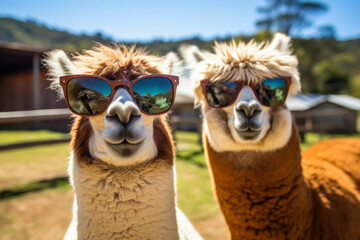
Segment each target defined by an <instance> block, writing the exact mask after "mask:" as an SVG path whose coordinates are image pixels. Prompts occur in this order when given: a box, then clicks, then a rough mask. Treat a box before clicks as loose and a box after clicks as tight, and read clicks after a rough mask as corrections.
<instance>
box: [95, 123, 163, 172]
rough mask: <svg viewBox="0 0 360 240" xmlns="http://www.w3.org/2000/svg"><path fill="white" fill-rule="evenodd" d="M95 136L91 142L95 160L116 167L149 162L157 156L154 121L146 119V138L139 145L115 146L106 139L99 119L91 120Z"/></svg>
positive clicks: (144, 127) (123, 144)
mask: <svg viewBox="0 0 360 240" xmlns="http://www.w3.org/2000/svg"><path fill="white" fill-rule="evenodd" d="M90 122H91V124H92V126H93V129H94V134H93V135H92V136H91V138H90V141H89V149H90V154H91V156H92V157H93V158H94V159H100V160H102V161H104V162H106V163H109V164H113V165H115V166H132V165H136V164H139V163H143V162H147V161H149V160H151V159H154V158H155V157H156V156H157V153H158V152H157V147H156V145H155V142H154V139H153V127H152V125H153V119H149V118H146V117H145V119H144V125H143V130H144V133H146V134H144V137H143V138H141V141H139V142H138V143H137V144H129V143H124V142H122V143H118V144H113V143H109V142H108V141H106V139H107V138H104V129H103V128H101V126H102V125H101V124H99V121H98V119H96V118H95V119H90Z"/></svg>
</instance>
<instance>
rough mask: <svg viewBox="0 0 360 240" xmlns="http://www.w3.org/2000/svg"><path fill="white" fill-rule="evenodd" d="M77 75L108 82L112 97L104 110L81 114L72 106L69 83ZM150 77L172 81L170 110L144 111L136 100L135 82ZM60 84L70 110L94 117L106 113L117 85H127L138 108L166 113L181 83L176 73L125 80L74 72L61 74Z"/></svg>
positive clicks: (172, 103)
mask: <svg viewBox="0 0 360 240" xmlns="http://www.w3.org/2000/svg"><path fill="white" fill-rule="evenodd" d="M77 77H89V78H97V79H101V80H104V81H105V82H107V83H108V84H109V85H110V88H111V94H110V98H109V102H108V104H107V105H106V107H105V108H104V110H103V111H101V112H98V113H96V114H80V113H77V112H75V111H74V110H73V109H72V108H71V106H70V103H69V100H68V97H67V85H68V83H69V81H70V80H72V79H74V78H77ZM150 77H163V78H167V79H169V80H170V81H171V83H172V88H173V99H172V102H171V105H170V107H169V109H168V110H166V111H165V112H163V113H147V112H144V111H143V110H142V109H141V108H140V106H139V105H138V103H137V102H136V100H135V97H134V94H133V90H132V89H133V86H134V84H135V83H136V82H137V81H139V80H142V79H145V78H150ZM59 81H60V86H61V87H62V89H63V92H64V97H65V101H66V105H67V106H68V108H69V110H70V111H71V112H72V113H74V114H76V115H80V116H87V117H93V116H97V115H100V114H102V113H104V112H105V111H106V110H107V108H108V107H109V105H110V104H111V102H112V99H113V97H114V95H115V93H116V90H115V88H116V87H119V86H125V87H126V90H127V91H128V93H129V94H130V95H131V97H132V99H133V100H134V102H135V103H136V106H138V108H139V109H140V111H141V112H142V113H144V114H146V115H161V114H165V113H167V112H168V111H170V109H171V108H172V106H173V105H174V102H175V96H176V88H177V86H178V85H179V77H178V76H174V75H167V74H152V75H144V76H140V77H138V78H136V79H134V80H131V81H130V80H124V79H117V80H110V79H107V78H105V77H102V76H98V75H92V74H72V75H66V76H61V77H60V79H59Z"/></svg>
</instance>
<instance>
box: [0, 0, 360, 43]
mask: <svg viewBox="0 0 360 240" xmlns="http://www.w3.org/2000/svg"><path fill="white" fill-rule="evenodd" d="M322 2H324V3H326V4H327V5H328V7H329V10H328V12H327V13H325V14H322V15H320V16H318V17H316V18H314V23H315V24H314V25H315V26H320V25H323V24H332V25H333V26H335V29H336V33H337V37H338V38H339V39H342V40H345V39H351V38H355V37H360V24H359V23H360V0H341V1H340V0H322ZM0 3H1V8H0V16H1V17H5V16H10V17H15V18H17V19H21V20H25V19H32V20H36V21H38V22H40V23H42V24H45V25H47V26H49V27H52V28H57V29H61V30H67V31H70V32H72V33H87V34H93V33H95V32H97V31H101V32H103V33H104V34H105V35H107V36H111V37H112V38H114V39H115V40H118V41H119V40H120V41H130V40H135V41H150V40H152V39H164V40H177V39H183V38H189V37H192V36H200V37H203V38H205V39H209V38H212V37H214V36H220V37H224V36H229V35H232V36H233V35H237V34H240V33H242V34H253V33H255V32H256V30H257V29H256V26H255V21H256V20H257V19H259V18H261V15H260V14H258V13H257V12H256V9H257V7H259V6H264V5H265V3H266V0H253V1H250V0H222V1H219V0H217V1H213V0H198V1H196V0H182V1H171V0H152V1H150V0H135V1H131V0H102V1H95V0H61V1H59V0H31V1H27V0H22V1H20V0H0ZM312 34H313V30H307V31H304V32H303V33H302V36H305V37H308V36H311V35H312Z"/></svg>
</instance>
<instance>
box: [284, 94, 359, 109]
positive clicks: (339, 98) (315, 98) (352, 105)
mask: <svg viewBox="0 0 360 240" xmlns="http://www.w3.org/2000/svg"><path fill="white" fill-rule="evenodd" d="M324 102H330V103H333V104H337V105H339V106H342V107H344V108H348V109H351V110H354V111H360V99H359V98H356V97H352V96H348V95H322V94H298V95H295V96H293V97H289V98H288V99H287V100H286V105H287V106H288V108H289V110H290V111H306V110H308V109H310V108H313V107H315V106H317V105H319V104H321V103H324Z"/></svg>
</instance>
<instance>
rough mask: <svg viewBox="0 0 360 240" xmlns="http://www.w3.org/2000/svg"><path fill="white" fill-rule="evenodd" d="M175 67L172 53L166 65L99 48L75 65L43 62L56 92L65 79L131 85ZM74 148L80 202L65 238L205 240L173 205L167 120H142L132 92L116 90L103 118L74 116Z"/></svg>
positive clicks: (55, 56)
mask: <svg viewBox="0 0 360 240" xmlns="http://www.w3.org/2000/svg"><path fill="white" fill-rule="evenodd" d="M176 62H177V57H176V55H175V54H173V53H170V54H168V56H167V58H165V59H161V58H157V57H153V56H149V55H147V54H145V53H144V52H143V51H141V50H138V51H136V50H134V48H131V49H129V50H128V49H127V48H126V47H124V46H122V47H121V48H109V47H105V46H101V45H100V46H98V47H95V48H94V49H93V50H88V51H85V52H84V53H83V54H81V55H77V56H75V57H74V60H73V61H71V60H70V59H69V58H68V57H67V56H66V54H65V53H64V52H63V51H59V50H56V51H52V52H50V53H48V56H47V59H46V60H45V64H46V66H47V68H48V69H49V80H51V81H52V85H51V87H52V88H53V89H55V90H58V89H59V84H58V81H59V77H60V76H62V75H70V74H75V73H76V74H79V73H81V74H95V75H101V76H104V77H106V78H109V79H128V80H131V79H133V78H134V76H140V75H148V74H156V73H163V72H166V73H171V72H173V70H174V68H175V67H176V64H177V63H176ZM124 121H125V122H124ZM124 124H127V125H126V126H127V127H126V129H124V128H123V127H121V125H124ZM122 131H125V132H126V133H127V134H128V135H127V137H128V138H129V135H132V139H131V142H132V144H130V143H128V145H126V146H125V148H126V149H124V147H123V146H120V144H119V145H117V144H118V143H117V142H116V141H117V140H116V139H117V138H118V136H119V135H120V134H122V133H123V132H122ZM134 136H135V137H134ZM125 138H126V137H125ZM129 141H130V140H129ZM109 143H110V144H109ZM130 145H131V146H130ZM71 146H72V148H73V151H72V154H71V157H70V164H69V175H70V181H71V184H72V186H73V188H74V193H75V197H74V205H73V219H72V222H71V224H70V227H69V228H68V230H67V232H66V235H65V237H64V239H66V240H70V239H102V240H103V239H201V237H200V236H199V234H198V233H197V232H196V230H195V229H194V228H193V226H192V225H191V223H190V222H189V221H188V219H187V218H186V216H185V215H184V214H183V213H182V212H181V211H180V210H179V209H178V208H177V206H176V190H175V170H174V165H175V164H174V155H175V154H174V145H173V141H172V137H171V133H170V131H169V128H168V125H167V123H166V121H165V116H161V117H158V116H157V117H153V116H149V115H144V114H142V113H141V112H140V110H139V108H138V106H137V105H136V103H135V102H134V101H133V99H132V98H131V96H130V95H129V93H128V92H127V90H126V89H124V88H118V89H116V94H115V96H114V97H113V99H112V102H111V104H110V105H109V107H108V109H107V111H106V112H105V113H103V114H101V115H98V116H94V117H82V116H77V117H76V119H75V122H74V124H73V126H72V142H71Z"/></svg>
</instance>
